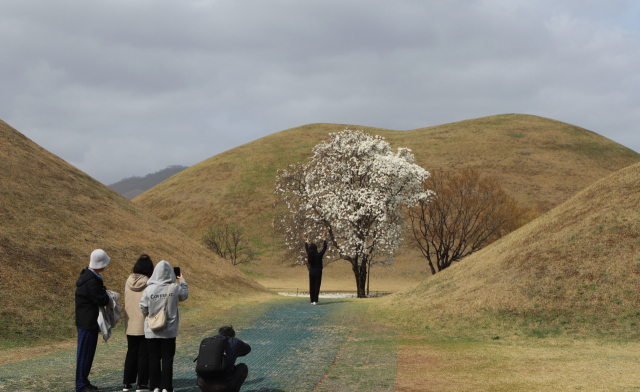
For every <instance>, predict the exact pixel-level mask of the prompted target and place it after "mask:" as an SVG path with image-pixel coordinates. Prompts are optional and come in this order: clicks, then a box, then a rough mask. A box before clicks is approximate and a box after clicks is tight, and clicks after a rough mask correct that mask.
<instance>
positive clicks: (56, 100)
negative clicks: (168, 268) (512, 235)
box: [0, 0, 640, 184]
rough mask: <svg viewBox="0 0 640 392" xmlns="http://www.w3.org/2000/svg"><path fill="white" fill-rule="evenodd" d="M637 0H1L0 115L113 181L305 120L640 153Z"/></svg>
mask: <svg viewBox="0 0 640 392" xmlns="http://www.w3.org/2000/svg"><path fill="white" fill-rule="evenodd" d="M639 23H640V2H638V1H622V0H620V1H617V0H603V1H597V0H550V1H544V0H531V1H519V0H495V1H492V0H486V1H476V0H442V1H424V0H423V1H418V0H416V1H404V0H393V1H375V0H366V1H364V0H362V1H360V0H298V1H288V0H281V1H268V0H253V1H245V0H222V1H206V0H201V1H190V0H174V1H163V0H155V1H151V0H108V1H103V0H91V1H86V0H77V1H65V0H51V1H42V0H38V1H31V0H2V2H0V42H1V44H0V84H1V86H2V88H1V90H0V119H2V120H4V121H6V122H7V123H9V124H10V125H11V126H13V127H14V128H16V129H17V130H18V131H20V132H22V133H23V134H25V135H26V136H27V137H29V138H31V139H32V140H33V141H35V142H36V143H38V144H39V145H41V146H43V147H44V148H46V149H47V150H49V151H51V152H53V153H54V154H56V155H58V156H60V157H62V158H63V159H65V160H66V161H68V162H69V163H71V164H73V165H75V166H76V167H78V168H80V169H81V170H83V171H85V172H87V173H88V174H90V175H91V176H93V177H94V178H96V179H97V180H99V181H101V182H103V183H105V184H110V183H113V182H116V181H118V180H120V179H122V178H125V177H130V176H133V175H138V176H143V175H145V174H148V173H151V172H155V171H158V170H160V169H163V168H165V167H166V166H168V165H174V164H181V165H187V166H189V165H193V164H195V163H198V162H200V161H202V160H204V159H207V158H209V157H211V156H214V155H216V154H218V153H221V152H223V151H225V150H228V149H230V148H233V147H235V146H238V145H241V144H244V143H247V142H249V141H252V140H255V139H257V138H260V137H262V136H266V135H268V134H271V133H274V132H278V131H281V130H284V129H288V128H292V127H296V126H300V125H305V124H309V123H318V122H330V123H347V124H357V125H366V126H375V127H381V128H389V129H398V130H407V129H415V128H421V127H426V126H431V125H438V124H443V123H448V122H454V121H461V120H465V119H470V118H476V117H483V116H489V115H494V114H503V113H526V114H534V115H539V116H543V117H548V118H552V119H556V120H560V121H565V122H568V123H571V124H575V125H578V126H581V127H584V128H587V129H589V130H591V131H594V132H597V133H599V134H601V135H603V136H606V137H608V138H610V139H613V140H615V141H616V142H619V143H621V144H623V145H625V146H627V147H629V148H632V149H634V150H635V151H638V152H640V24H639Z"/></svg>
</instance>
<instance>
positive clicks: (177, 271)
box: [173, 267, 180, 278]
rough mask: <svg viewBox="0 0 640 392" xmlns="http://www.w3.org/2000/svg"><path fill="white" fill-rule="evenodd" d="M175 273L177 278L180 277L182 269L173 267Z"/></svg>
mask: <svg viewBox="0 0 640 392" xmlns="http://www.w3.org/2000/svg"><path fill="white" fill-rule="evenodd" d="M173 273H174V274H176V278H177V277H178V276H180V267H173Z"/></svg>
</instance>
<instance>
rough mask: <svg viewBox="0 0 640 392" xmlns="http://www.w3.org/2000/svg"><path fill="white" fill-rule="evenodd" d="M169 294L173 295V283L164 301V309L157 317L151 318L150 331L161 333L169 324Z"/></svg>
mask: <svg viewBox="0 0 640 392" xmlns="http://www.w3.org/2000/svg"><path fill="white" fill-rule="evenodd" d="M169 293H171V283H169V289H168V290H167V297H166V298H165V299H164V305H162V309H160V311H159V312H158V313H156V315H155V316H149V329H151V330H152V331H154V332H155V331H159V330H161V329H162V328H164V326H165V324H166V323H167V301H168V300H169Z"/></svg>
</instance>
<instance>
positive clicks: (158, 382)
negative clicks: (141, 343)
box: [140, 260, 189, 392]
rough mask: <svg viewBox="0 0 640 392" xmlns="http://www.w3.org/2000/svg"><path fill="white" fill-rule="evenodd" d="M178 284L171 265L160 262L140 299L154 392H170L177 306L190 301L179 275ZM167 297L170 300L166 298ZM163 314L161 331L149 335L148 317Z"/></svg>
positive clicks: (176, 327)
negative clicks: (162, 312)
mask: <svg viewBox="0 0 640 392" xmlns="http://www.w3.org/2000/svg"><path fill="white" fill-rule="evenodd" d="M178 279H179V280H180V284H179V285H178V284H176V283H175V282H176V275H175V274H174V273H173V268H171V265H170V264H169V263H168V262H166V261H165V260H162V261H161V262H159V263H158V264H157V265H156V267H155V269H154V270H153V274H152V275H151V278H150V279H149V280H148V281H147V288H146V289H145V290H144V292H143V293H142V298H140V310H141V311H142V314H144V315H145V316H147V317H146V318H145V320H144V336H145V337H146V338H147V349H148V351H149V386H150V387H151V389H152V390H153V391H156V390H157V391H158V392H159V391H160V389H162V391H163V392H164V391H166V392H173V357H174V355H175V353H176V337H177V336H178V325H179V324H180V316H179V314H178V302H182V301H184V300H186V299H187V298H188V297H189V291H188V287H187V282H185V280H184V278H183V277H182V275H180V276H178ZM167 293H168V295H169V298H168V299H167V300H166V307H165V298H167ZM163 307H164V308H165V309H164V311H165V312H166V324H165V326H164V328H162V329H160V330H157V331H152V330H151V328H149V317H148V316H155V315H156V314H158V312H160V311H162V309H163Z"/></svg>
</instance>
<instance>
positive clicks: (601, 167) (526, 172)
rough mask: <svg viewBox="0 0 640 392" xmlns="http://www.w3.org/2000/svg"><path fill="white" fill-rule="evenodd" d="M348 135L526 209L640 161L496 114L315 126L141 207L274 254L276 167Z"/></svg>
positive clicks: (532, 119) (269, 140) (280, 136)
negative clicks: (381, 143) (404, 153)
mask: <svg viewBox="0 0 640 392" xmlns="http://www.w3.org/2000/svg"><path fill="white" fill-rule="evenodd" d="M345 128H350V129H361V130H364V131H367V132H370V133H373V134H378V135H381V136H383V137H385V138H386V139H387V141H389V142H390V144H391V145H392V147H394V148H397V147H409V148H411V149H412V150H413V152H414V154H415V156H416V160H417V163H418V164H419V165H421V166H422V167H424V168H426V169H427V170H429V169H433V168H435V167H449V168H463V167H475V168H478V169H479V170H481V171H482V172H483V173H486V174H489V175H492V176H495V177H498V178H499V179H501V180H502V181H503V183H504V185H505V187H506V189H507V191H508V193H509V194H511V196H513V197H514V198H515V199H516V200H517V201H518V202H519V203H521V204H522V205H525V206H528V207H537V208H538V210H539V211H542V212H544V211H548V210H549V209H551V208H553V207H555V206H556V205H558V204H560V203H562V202H563V201H565V200H567V199H568V198H569V197H571V196H573V195H574V194H575V193H576V192H578V191H579V190H581V189H583V188H584V187H586V186H587V185H589V184H591V183H593V182H594V181H596V180H598V179H601V178H603V177H605V176H607V175H608V174H611V173H613V172H615V171H616V170H619V169H621V168H623V167H626V166H629V165H631V164H633V163H636V162H639V161H640V154H638V153H636V152H634V151H632V150H629V149H628V148H626V147H623V146H621V145H619V144H617V143H615V142H613V141H611V140H609V139H606V138H604V137H602V136H600V135H598V134H596V133H593V132H590V131H587V130H585V129H582V128H579V127H576V126H573V125H570V124H566V123H562V122H559V121H554V120H549V119H545V118H541V117H536V116H529V115H519V114H510V115H499V116H490V117H484V118H479V119H474V120H467V121H461V122H456V123H451V124H445V125H439V126H434V127H428V128H421V129H415V130H411V131H391V130H385V129H378V128H370V127H361V126H353V125H341V124H311V125H306V126H302V127H298V128H293V129H289V130H286V131H282V132H278V133H275V134H272V135H269V136H266V137H264V138H261V139H258V140H255V141H253V142H251V143H247V144H245V145H242V146H240V147H237V148H234V149H232V150H229V151H226V152H224V153H222V154H219V155H216V156H214V157H212V158H209V159H207V160H205V161H203V162H200V163H199V164H197V165H194V166H192V167H190V168H189V169H186V170H184V171H182V172H180V173H178V174H177V175H175V176H173V177H172V178H170V179H168V180H167V181H164V182H162V183H161V184H159V185H157V186H156V187H154V188H152V189H150V190H149V191H147V192H145V193H143V194H142V195H140V196H138V197H136V198H135V199H134V203H135V204H136V205H138V206H140V207H142V208H144V209H145V210H147V211H149V212H151V213H152V214H154V215H156V216H158V217H160V218H161V219H162V220H164V221H166V222H169V223H171V224H172V225H173V226H174V227H176V228H178V229H179V230H180V231H182V232H184V233H187V234H188V235H189V236H191V237H192V238H194V239H198V238H200V236H201V234H202V231H203V230H204V229H205V228H206V227H207V226H208V225H209V224H211V223H212V222H229V223H231V222H233V223H235V224H240V225H242V226H244V227H245V228H247V229H248V231H249V235H250V236H251V237H253V240H254V243H255V244H256V245H257V246H258V250H259V251H269V250H273V249H274V247H273V245H274V243H275V241H274V239H273V238H272V237H271V232H272V230H271V221H272V217H273V212H274V211H273V209H272V207H271V206H272V204H273V202H274V201H275V198H274V194H273V190H274V180H275V175H276V173H277V170H278V169H282V168H285V167H286V166H287V165H289V164H293V163H295V162H298V161H302V160H304V159H306V158H307V157H309V156H310V155H311V149H312V148H313V147H314V146H315V145H316V144H317V143H319V142H320V141H322V140H325V139H327V138H328V133H330V132H337V131H340V130H343V129H345ZM266 254H267V255H268V254H269V252H266ZM273 255H274V257H277V256H276V255H277V253H274V254H273ZM263 256H265V255H264V254H263Z"/></svg>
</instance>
